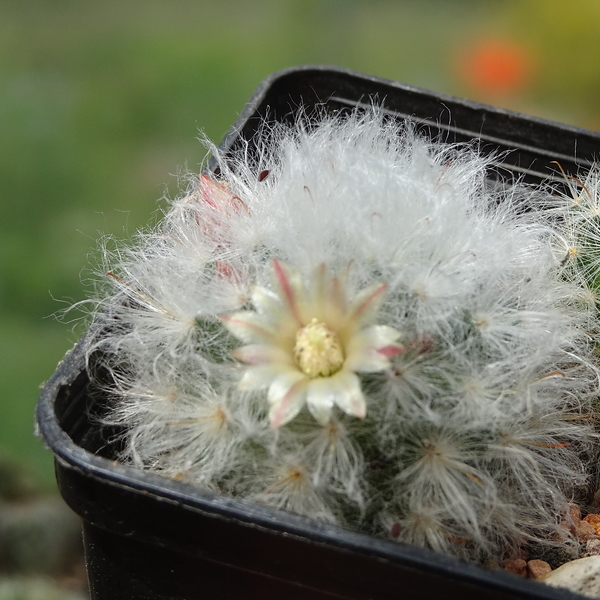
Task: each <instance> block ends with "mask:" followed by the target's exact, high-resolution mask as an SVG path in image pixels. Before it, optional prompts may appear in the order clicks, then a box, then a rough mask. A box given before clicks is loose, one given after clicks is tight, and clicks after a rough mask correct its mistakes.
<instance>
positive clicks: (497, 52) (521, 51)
mask: <svg viewBox="0 0 600 600" xmlns="http://www.w3.org/2000/svg"><path fill="white" fill-rule="evenodd" d="M533 70H534V60H533V56H532V55H531V53H530V52H529V50H527V49H526V48H525V47H523V46H521V45H520V44H519V43H518V42H515V41H512V40H505V39H499V38H498V39H494V38H487V39H484V40H480V41H478V42H476V43H474V44H473V45H471V46H469V47H467V48H466V49H465V50H464V51H463V52H462V53H461V56H460V57H459V60H458V72H459V75H460V76H461V78H462V79H463V80H464V81H465V83H467V84H468V85H469V86H470V87H471V88H473V89H474V90H476V91H478V92H481V93H482V94H494V95H496V94H511V93H515V92H518V91H520V90H522V89H523V88H524V87H526V86H527V85H528V84H529V82H530V81H531V78H532V75H533Z"/></svg>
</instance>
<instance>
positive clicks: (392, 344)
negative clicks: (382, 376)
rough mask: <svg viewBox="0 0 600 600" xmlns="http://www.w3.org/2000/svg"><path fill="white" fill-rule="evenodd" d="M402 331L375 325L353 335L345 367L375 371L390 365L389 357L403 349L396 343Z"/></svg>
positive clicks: (352, 369) (348, 346)
mask: <svg viewBox="0 0 600 600" xmlns="http://www.w3.org/2000/svg"><path fill="white" fill-rule="evenodd" d="M399 337H400V332H399V331H397V330H396V329H394V328H393V327H388V326H387V325H373V326H372V327H367V328H366V329H363V330H362V331H360V332H359V333H357V334H355V335H354V336H352V338H351V339H350V340H349V341H348V344H347V346H346V352H347V357H346V362H345V363H344V368H346V369H347V370H349V371H362V372H369V373H373V372H376V371H383V370H384V369H387V368H388V367H389V366H390V362H389V359H390V358H392V357H393V356H396V354H400V353H401V352H402V351H403V347H402V346H401V345H400V344H397V343H396V340H397V339H398V338H399Z"/></svg>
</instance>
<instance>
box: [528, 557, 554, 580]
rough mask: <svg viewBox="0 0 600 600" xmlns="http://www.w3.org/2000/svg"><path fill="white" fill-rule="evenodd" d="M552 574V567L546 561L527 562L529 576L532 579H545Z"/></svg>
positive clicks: (535, 559) (534, 560)
mask: <svg viewBox="0 0 600 600" xmlns="http://www.w3.org/2000/svg"><path fill="white" fill-rule="evenodd" d="M550 573H552V567H551V566H550V565H549V564H548V563H547V562H546V561H545V560H539V559H537V558H534V559H533V560H530V561H528V562H527V576H528V577H529V578H530V579H543V578H544V577H546V576H547V575H550Z"/></svg>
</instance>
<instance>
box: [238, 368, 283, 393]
mask: <svg viewBox="0 0 600 600" xmlns="http://www.w3.org/2000/svg"><path fill="white" fill-rule="evenodd" d="M279 375H281V367H280V366H279V365H260V366H257V367H248V368H247V369H246V370H245V371H244V374H243V375H242V377H241V378H240V380H239V382H238V386H237V387H238V389H239V390H243V391H249V390H260V389H262V388H266V387H268V386H270V385H271V384H272V383H273V381H274V380H275V379H276V378H277V377H279Z"/></svg>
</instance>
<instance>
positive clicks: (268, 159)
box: [88, 108, 600, 560]
mask: <svg viewBox="0 0 600 600" xmlns="http://www.w3.org/2000/svg"><path fill="white" fill-rule="evenodd" d="M252 144H254V145H253V146H252V145H250V144H249V143H248V144H247V145H246V146H243V147H242V148H241V149H240V150H238V151H236V152H234V153H233V154H231V153H229V154H225V153H222V152H221V151H220V150H219V149H217V148H215V147H214V146H211V145H210V144H209V146H210V148H211V150H212V153H213V156H214V159H215V161H216V164H217V165H218V173H219V175H218V177H216V176H214V175H209V176H208V175H204V176H202V177H200V178H196V179H195V181H194V185H193V186H192V187H191V189H190V190H189V191H188V193H186V195H185V196H184V197H182V198H180V199H178V200H176V201H175V202H173V203H172V206H171V207H170V209H169V210H168V211H167V212H166V214H165V215H164V218H163V220H162V221H161V223H160V224H159V225H158V227H156V228H155V229H154V230H152V231H150V232H147V233H144V234H140V236H139V237H138V240H137V243H136V244H134V245H132V247H130V248H121V249H119V250H118V251H117V252H114V253H108V252H107V253H106V264H105V265H104V267H103V270H104V271H106V272H109V273H110V275H109V277H108V284H109V286H111V287H112V291H111V292H110V293H109V294H108V295H107V296H106V297H105V298H104V299H103V300H102V301H101V302H100V303H99V308H98V311H97V313H96V314H95V319H96V323H97V327H96V331H97V334H96V335H95V336H94V337H93V338H92V340H91V342H90V345H89V348H88V352H89V355H90V357H93V358H94V364H95V365H97V366H99V368H101V369H104V370H105V371H106V372H108V376H107V377H106V379H107V380H108V383H106V384H105V390H106V391H107V392H108V393H109V394H111V395H112V396H113V397H114V399H115V400H114V402H113V403H112V404H111V408H110V410H109V412H108V413H107V414H106V415H105V417H104V420H105V421H106V422H108V423H111V424H113V425H115V424H116V425H118V426H120V427H122V428H123V430H124V433H123V440H122V441H123V447H124V450H123V452H122V454H121V459H122V460H123V461H127V462H129V463H130V464H133V465H134V466H136V467H138V468H141V469H148V470H153V471H156V472H158V473H161V474H163V475H165V476H169V477H175V478H177V479H182V480H184V481H188V482H190V483H192V484H194V485H196V486H199V487H203V488H205V489H211V490H220V491H224V492H226V493H229V494H232V495H234V496H237V497H244V498H248V499H251V500H254V501H258V502H261V503H263V504H266V505H269V506H273V507H275V508H282V509H286V510H291V511H294V512H297V513H300V514H305V515H309V516H311V517H313V518H321V519H323V520H326V521H328V522H335V523H338V524H341V525H345V526H348V527H355V528H358V529H361V530H364V531H368V532H376V533H378V534H380V535H387V536H390V537H392V538H394V539H399V540H403V541H407V542H410V543H414V544H418V545H423V546H427V547H430V548H432V549H434V550H438V551H443V552H448V553H452V554H456V555H459V556H463V557H466V558H471V559H475V560H485V559H487V558H488V557H489V556H504V555H510V553H511V552H515V551H516V549H517V548H518V546H519V544H521V543H523V542H524V540H537V541H540V542H544V543H553V535H554V534H555V532H556V524H557V519H558V518H559V517H557V515H559V514H560V512H561V511H564V510H565V506H566V504H567V501H568V498H569V497H571V495H572V494H574V493H576V491H577V489H578V488H579V487H580V486H582V485H583V484H584V483H585V480H586V476H587V475H586V467H585V465H584V463H583V461H582V457H584V458H585V457H586V456H590V454H589V453H590V452H592V450H591V448H592V445H593V443H594V442H595V434H594V431H593V428H592V426H591V424H590V418H589V417H590V415H591V413H592V412H593V410H592V408H591V407H592V403H593V401H594V398H595V395H596V393H597V390H598V373H597V366H596V358H595V355H594V352H593V350H594V340H593V339H592V336H591V334H590V331H594V330H595V328H594V323H595V320H596V318H597V317H596V303H595V301H594V300H592V301H586V300H585V298H586V294H588V296H589V295H590V294H592V292H591V291H590V289H591V288H594V285H596V286H597V283H596V282H595V278H597V271H598V264H599V263H600V258H599V255H598V251H597V250H596V248H597V247H598V244H596V243H595V242H596V241H597V240H598V239H600V233H599V232H600V228H599V226H598V219H597V215H598V212H600V211H599V210H598V209H597V206H598V198H599V197H600V190H599V188H600V177H599V176H598V175H590V177H589V178H588V179H587V180H586V185H584V186H583V187H577V190H576V194H577V198H579V199H580V200H581V201H575V200H574V199H572V198H569V197H566V198H563V199H562V200H560V199H558V200H557V199H556V198H555V197H553V198H552V199H550V194H549V193H548V195H547V197H546V196H544V193H545V192H542V193H541V195H542V196H543V197H545V198H547V202H543V201H542V202H539V203H537V204H534V203H535V202H536V201H537V199H538V198H539V197H540V191H539V190H535V191H532V190H531V189H530V188H528V187H527V186H525V185H521V184H519V183H514V182H513V184H511V185H504V186H497V185H492V184H491V183H490V174H491V173H492V172H493V161H494V157H491V158H490V157H484V156H483V155H481V154H480V153H479V152H478V151H477V149H476V147H475V146H474V145H468V144H467V145H460V144H454V145H453V144H445V143H442V142H440V141H432V140H429V139H427V138H425V137H424V136H422V135H420V134H418V133H417V132H416V128H415V127H414V126H413V125H411V124H410V123H409V124H406V123H398V122H396V121H394V120H392V119H389V118H387V117H386V116H385V115H384V114H383V112H382V111H380V110H378V109H377V108H372V109H371V110H369V111H366V112H353V113H351V114H349V115H345V116H337V117H322V118H320V119H314V120H311V119H308V118H300V119H298V121H297V122H296V123H294V124H292V125H282V124H280V125H274V126H271V127H268V126H266V125H265V126H264V128H263V130H261V132H260V135H259V136H257V139H255V140H252ZM206 177H210V178H211V179H213V180H216V181H217V182H218V185H219V186H221V187H220V193H221V194H222V202H221V203H220V204H219V203H218V202H213V201H211V200H210V199H209V200H208V201H207V194H208V195H210V193H211V185H214V183H213V184H211V183H210V181H208V180H207V179H206ZM573 185H574V184H573ZM561 202H562V204H561ZM572 248H576V249H577V250H572V251H571V254H570V255H569V252H568V251H569V249H572ZM588 251H589V253H590V254H589V258H587V259H585V257H584V258H582V256H584V255H585V252H588ZM567 255H569V257H570V256H573V257H575V256H576V257H577V260H578V261H579V262H577V261H575V260H574V259H573V260H571V259H569V260H566V259H565V257H566V256H567ZM585 256H587V255H585ZM273 259H277V260H278V261H281V262H282V263H284V264H287V265H291V266H293V268H294V269H296V270H298V272H299V273H300V274H301V276H302V277H305V278H308V277H309V276H310V274H311V273H312V272H313V271H314V270H315V269H316V268H317V267H318V266H319V265H321V264H323V263H324V264H325V265H326V266H327V267H328V269H329V271H330V272H331V273H334V274H337V275H339V276H340V278H343V280H344V281H345V282H346V286H347V289H348V291H349V295H350V297H352V296H353V295H355V294H356V293H357V292H358V291H360V290H362V289H363V288H365V287H367V286H369V285H372V284H376V283H377V282H381V281H383V282H385V283H386V284H387V289H386V294H385V298H384V300H383V303H382V305H381V308H380V310H379V313H378V316H377V323H378V324H384V325H387V326H389V327H393V328H395V329H396V330H398V331H399V332H400V333H401V338H400V342H401V343H402V345H403V352H402V353H401V354H399V355H398V356H396V357H394V358H393V359H391V365H390V367H389V369H387V370H385V371H383V372H378V373H372V374H364V375H361V385H362V389H363V391H364V393H365V396H366V400H367V416H366V418H365V419H364V420H360V419H356V418H354V417H350V416H348V415H344V414H341V413H340V412H337V413H335V414H334V416H333V417H332V419H331V421H330V423H329V424H327V425H326V426H323V425H322V424H319V423H317V422H316V421H315V420H314V419H313V418H312V417H311V416H310V414H308V413H307V411H306V410H304V411H303V412H302V413H301V414H300V415H299V417H298V418H297V419H295V420H293V421H291V422H290V423H289V424H287V425H285V427H282V428H281V429H280V430H273V429H271V428H270V427H269V423H268V419H267V412H268V405H267V400H266V393H267V392H266V390H251V391H244V390H240V389H239V388H238V386H237V383H238V381H239V379H240V376H241V374H242V372H243V370H244V367H243V365H240V364H239V363H238V362H236V361H235V360H234V359H233V358H232V357H231V351H232V350H235V349H236V348H237V347H239V345H240V342H239V340H237V339H236V338H235V337H234V336H233V335H232V334H231V333H229V332H228V331H227V329H226V328H225V327H224V326H223V324H222V322H221V320H220V317H221V316H223V315H227V314H231V313H233V312H234V311H240V310H247V309H248V306H249V304H250V302H251V290H252V289H253V287H254V286H261V287H263V288H266V289H267V290H272V289H273V277H272V261H273ZM594 289H595V288H594ZM593 297H594V298H595V296H593ZM586 453H588V454H586Z"/></svg>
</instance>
